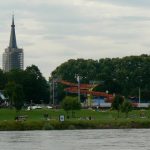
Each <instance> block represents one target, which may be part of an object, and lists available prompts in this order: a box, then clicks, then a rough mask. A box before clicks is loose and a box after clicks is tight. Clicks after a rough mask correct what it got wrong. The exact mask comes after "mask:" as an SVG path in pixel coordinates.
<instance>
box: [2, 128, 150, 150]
mask: <svg viewBox="0 0 150 150" xmlns="http://www.w3.org/2000/svg"><path fill="white" fill-rule="evenodd" d="M149 140H150V130H149V129H131V130H127V129H125V130H121V129H116V130H111V129H109V130H65V131H17V132H16V131H13V132H5V131H4V132H0V150H150V142H149Z"/></svg>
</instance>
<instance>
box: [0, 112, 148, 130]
mask: <svg viewBox="0 0 150 150" xmlns="http://www.w3.org/2000/svg"><path fill="white" fill-rule="evenodd" d="M44 114H48V118H47V119H46V118H44ZM141 114H142V116H141ZM16 115H19V116H26V118H25V120H24V121H23V120H20V121H15V120H14V118H15V116H16ZM59 115H65V121H64V122H60V121H59ZM66 116H67V114H66V112H65V111H63V110H55V109H51V110H50V109H40V110H31V111H26V110H22V111H21V112H19V113H16V111H15V110H12V109H0V130H53V129H56V130H61V129H63V130H64V129H116V128H150V110H144V111H141V110H134V111H132V112H131V113H130V114H129V117H128V118H125V115H124V114H123V113H120V117H119V118H117V112H116V111H110V110H107V111H94V110H80V111H77V112H76V113H75V117H74V118H72V117H71V113H70V115H69V116H70V117H69V119H67V118H66ZM89 117H90V118H91V120H89Z"/></svg>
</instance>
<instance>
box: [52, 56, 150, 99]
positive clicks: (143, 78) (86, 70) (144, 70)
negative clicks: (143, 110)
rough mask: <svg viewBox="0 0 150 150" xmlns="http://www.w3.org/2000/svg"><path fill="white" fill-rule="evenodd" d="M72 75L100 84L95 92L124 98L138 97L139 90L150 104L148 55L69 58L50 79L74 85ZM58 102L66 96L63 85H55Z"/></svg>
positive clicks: (142, 97)
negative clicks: (97, 58) (118, 95)
mask: <svg viewBox="0 0 150 150" xmlns="http://www.w3.org/2000/svg"><path fill="white" fill-rule="evenodd" d="M75 74H78V75H80V76H81V77H82V79H81V81H80V82H81V83H94V82H97V83H99V86H97V87H96V88H95V89H94V90H95V91H103V92H105V91H108V92H109V93H112V94H113V93H115V94H121V95H123V96H125V97H129V96H130V97H131V96H132V97H138V94H139V92H138V91H139V88H140V90H141V99H142V100H143V102H146V101H150V55H146V54H143V55H140V56H127V57H123V58H112V59H111V58H105V59H99V60H92V59H87V60H85V59H76V60H75V59H70V60H68V61H67V62H65V63H63V64H61V65H60V66H58V67H57V68H56V69H55V70H54V71H53V72H52V74H51V79H52V78H61V79H63V80H67V81H70V82H77V80H76V78H75ZM57 87H58V88H57V92H58V93H59V94H58V99H59V100H61V99H63V97H64V96H65V93H64V91H63V89H64V86H62V85H61V84H59V85H58V86H57Z"/></svg>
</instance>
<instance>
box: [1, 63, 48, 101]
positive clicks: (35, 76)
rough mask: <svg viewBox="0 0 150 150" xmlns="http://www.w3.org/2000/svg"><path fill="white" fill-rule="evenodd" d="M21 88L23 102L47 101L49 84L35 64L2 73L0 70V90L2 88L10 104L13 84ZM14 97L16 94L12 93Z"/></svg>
mask: <svg viewBox="0 0 150 150" xmlns="http://www.w3.org/2000/svg"><path fill="white" fill-rule="evenodd" d="M16 84H17V85H20V86H21V87H22V89H23V95H24V102H25V103H31V100H32V103H38V104H39V103H41V102H44V103H48V102H49V85H48V82H47V81H46V79H45V78H44V77H43V76H42V74H41V72H40V70H39V69H38V67H37V66H35V65H32V66H29V67H27V68H26V69H25V70H12V71H10V72H7V73H4V72H2V71H1V70H0V90H4V91H5V93H6V95H7V96H8V97H9V100H10V103H11V104H12V97H13V91H14V90H15V85H16ZM14 96H15V97H16V96H17V95H16V94H14Z"/></svg>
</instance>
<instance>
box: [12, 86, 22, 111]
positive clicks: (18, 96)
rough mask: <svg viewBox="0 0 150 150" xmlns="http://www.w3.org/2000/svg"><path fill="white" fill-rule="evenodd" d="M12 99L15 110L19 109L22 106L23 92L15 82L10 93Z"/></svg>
mask: <svg viewBox="0 0 150 150" xmlns="http://www.w3.org/2000/svg"><path fill="white" fill-rule="evenodd" d="M12 101H13V105H14V107H15V108H16V110H17V111H19V110H21V108H22V106H23V105H24V94H23V88H22V86H21V85H19V84H16V85H15V87H14V91H13V94H12Z"/></svg>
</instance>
